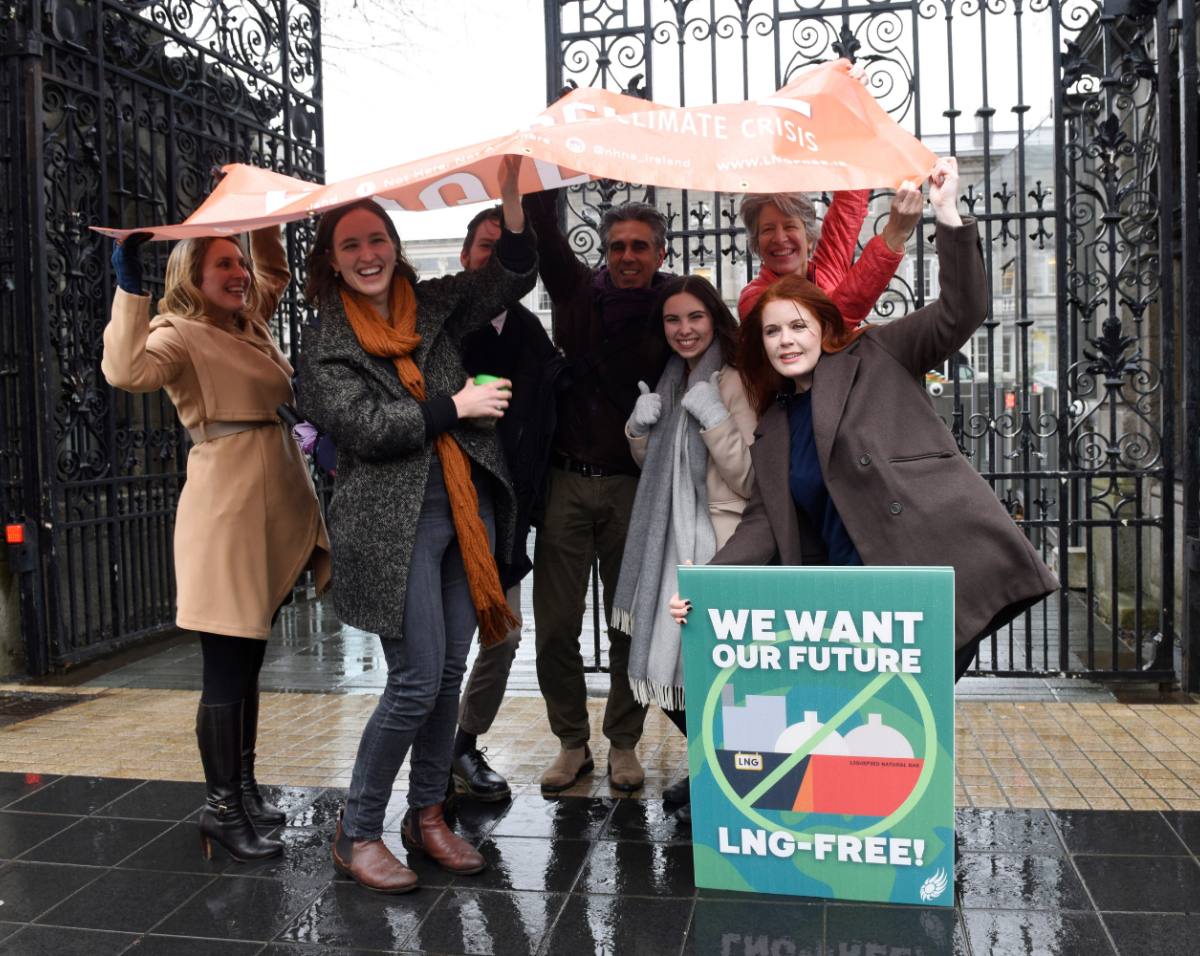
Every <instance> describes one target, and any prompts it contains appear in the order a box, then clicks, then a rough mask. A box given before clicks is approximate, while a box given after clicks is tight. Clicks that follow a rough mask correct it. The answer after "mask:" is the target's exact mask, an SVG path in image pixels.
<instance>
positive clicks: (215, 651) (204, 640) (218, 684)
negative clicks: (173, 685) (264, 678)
mask: <svg viewBox="0 0 1200 956" xmlns="http://www.w3.org/2000/svg"><path fill="white" fill-rule="evenodd" d="M291 603H292V596H291V595H290V594H289V595H288V596H287V599H286V600H285V601H284V602H283V603H282V604H281V605H279V607H277V608H275V613H274V614H272V615H271V627H274V626H275V622H276V621H278V620H279V612H280V611H282V610H283V609H284V608H285V607H287V606H288V605H289V604H291ZM200 649H201V651H203V652H204V689H203V690H202V691H201V692H200V703H202V704H207V705H208V706H209V707H216V706H217V705H219V704H236V703H237V702H238V701H240V700H245V699H246V698H247V697H249V696H250V695H251V694H252V693H254V691H255V690H257V689H258V672H259V671H260V670H262V665H263V656H264V655H265V654H266V653H267V642H266V641H260V640H258V639H257V638H253V637H230V636H229V635H228V634H208V633H206V632H204V631H201V632H200Z"/></svg>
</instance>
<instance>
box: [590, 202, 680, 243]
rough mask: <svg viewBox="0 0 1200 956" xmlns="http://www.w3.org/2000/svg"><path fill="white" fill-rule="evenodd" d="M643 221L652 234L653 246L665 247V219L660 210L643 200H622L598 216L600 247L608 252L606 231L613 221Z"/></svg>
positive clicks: (607, 231)
mask: <svg viewBox="0 0 1200 956" xmlns="http://www.w3.org/2000/svg"><path fill="white" fill-rule="evenodd" d="M617 222H644V223H645V224H646V225H647V226H649V227H650V231H651V233H653V235H654V248H655V249H665V248H667V220H666V217H665V216H663V214H662V213H661V212H659V211H658V210H657V209H655V208H654V207H653V206H651V205H650V204H649V203H645V202H623V203H621V205H619V206H612V207H611V208H609V209H607V210H606V211H605V213H604V215H603V216H601V217H600V248H601V249H603V250H604V251H605V252H606V253H607V252H608V233H609V230H611V229H612V227H613V223H617Z"/></svg>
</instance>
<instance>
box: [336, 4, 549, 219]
mask: <svg viewBox="0 0 1200 956" xmlns="http://www.w3.org/2000/svg"><path fill="white" fill-rule="evenodd" d="M331 2H333V3H351V2H353V0H331ZM410 6H411V7H412V8H413V9H414V11H415V14H416V16H415V17H414V21H413V22H412V24H411V26H410V27H409V29H408V30H407V31H406V38H405V46H406V49H405V50H404V52H402V53H394V54H387V53H384V54H372V56H366V55H363V54H357V53H355V52H353V51H343V50H328V51H326V52H325V53H324V61H325V169H326V181H327V182H334V181H336V180H338V179H344V178H346V177H347V176H354V175H358V174H360V173H368V172H372V171H374V170H376V169H382V168H384V167H387V166H392V165H395V164H396V163H403V162H408V161H410V160H415V159H421V158H422V157H425V156H430V155H432V154H434V153H439V152H442V151H444V150H448V149H454V148H457V147H460V146H466V145H469V144H471V143H477V142H479V141H481V140H485V139H490V138H492V137H494V136H501V135H503V134H505V133H510V132H512V131H513V130H515V129H516V128H517V127H518V126H520V125H522V124H523V123H525V122H526V121H528V120H529V119H530V118H531V117H533V116H536V115H537V114H538V113H540V112H541V111H542V109H543V108H544V107H545V105H546V79H545V77H546V66H545V63H546V60H545V54H544V51H545V39H544V35H543V26H542V11H543V9H544V7H543V4H542V0H501V2H498V3H491V4H483V3H478V2H469V0H413V2H412V3H411V4H410ZM378 60H382V61H384V62H378ZM478 211H479V207H478V206H476V205H469V206H464V207H462V208H458V209H445V210H438V211H435V212H401V213H396V214H395V216H396V222H397V225H398V227H399V229H400V235H401V237H402V238H404V239H447V238H453V237H458V236H461V235H463V233H465V232H466V225H467V222H468V221H469V220H470V219H471V217H472V216H473V215H475V213H476V212H478Z"/></svg>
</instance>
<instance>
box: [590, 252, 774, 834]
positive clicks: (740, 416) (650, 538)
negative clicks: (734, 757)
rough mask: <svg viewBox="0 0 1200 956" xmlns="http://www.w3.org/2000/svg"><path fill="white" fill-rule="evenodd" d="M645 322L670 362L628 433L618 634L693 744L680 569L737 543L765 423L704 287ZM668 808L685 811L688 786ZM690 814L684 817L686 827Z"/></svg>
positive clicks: (729, 320) (678, 296)
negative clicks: (678, 600)
mask: <svg viewBox="0 0 1200 956" xmlns="http://www.w3.org/2000/svg"><path fill="white" fill-rule="evenodd" d="M649 321H650V322H651V323H653V324H655V325H657V324H658V323H659V322H661V323H662V326H661V327H662V330H663V334H664V337H665V338H666V342H667V345H668V346H669V347H670V349H671V351H672V352H673V353H674V355H672V356H671V357H670V359H669V360H668V361H667V367H666V369H665V370H664V372H663V374H662V376H661V377H660V378H659V381H658V384H657V386H656V388H655V390H654V391H653V392H652V391H650V389H649V387H648V386H647V385H646V384H645V383H644V382H642V383H639V387H640V388H641V390H642V396H641V397H640V398H639V399H638V401H637V404H636V405H635V406H634V410H633V414H632V415H631V416H630V418H629V422H628V423H627V424H626V426H625V435H626V437H627V438H628V439H629V448H630V451H631V452H632V454H633V458H634V460H635V461H636V462H637V463H638V466H639V467H641V469H642V475H641V478H640V479H639V480H638V489H637V497H636V498H635V499H634V505H633V516H632V518H631V520H630V523H629V535H628V537H627V538H626V540H625V553H624V557H623V560H622V562H621V577H620V580H619V582H618V584H617V592H616V595H615V597H614V600H613V620H614V624H615V625H616V626H617V627H619V628H621V630H623V631H626V632H627V633H629V634H631V635H632V637H633V641H632V644H631V647H630V653H629V683H630V686H631V688H632V690H633V695H634V697H636V698H637V700H638V701H639V702H640V703H642V704H649V703H650V702H651V701H654V702H655V703H657V704H658V705H659V707H661V708H662V710H663V712H664V713H665V714H666V715H667V716H668V717H669V718H670V719H671V720H672V722H674V724H675V725H676V726H677V727H678V728H679V729H680V731H681V732H682V733H684V734H685V735H686V733H687V729H686V722H685V720H684V703H683V658H682V653H681V650H682V649H681V645H680V629H679V627H678V625H676V624H674V623H673V622H672V621H671V619H670V617H669V616H668V615H667V614H666V610H667V601H668V600H669V599H670V596H671V595H672V594H673V593H674V592H675V591H676V589H677V587H678V575H677V573H676V568H677V567H678V566H679V565H680V564H683V563H684V561H691V562H693V563H697V564H698V563H700V562H702V561H704V562H706V561H708V560H709V559H710V558H711V557H712V556H713V555H714V554H715V553H716V552H717V550H718V549H720V548H721V547H723V546H724V544H725V542H726V541H728V540H729V538H730V537H731V536H732V535H733V532H734V530H735V529H736V528H737V526H738V523H739V522H740V521H741V519H742V511H743V510H744V509H745V507H746V501H747V499H748V498H749V497H750V494H751V492H752V491H753V488H754V466H753V465H752V464H751V461H750V447H749V446H750V444H751V443H752V442H753V441H754V427H755V425H756V424H757V422H758V418H757V416H756V415H755V414H754V410H753V409H752V408H751V407H750V403H749V402H748V401H747V400H746V394H745V392H744V391H743V388H742V381H741V377H740V376H739V375H738V373H737V370H736V369H735V368H734V362H735V359H736V354H737V345H736V343H737V322H736V321H735V320H734V318H733V315H732V313H731V312H730V311H729V308H728V306H726V305H725V303H724V301H722V299H721V295H720V293H719V292H718V291H717V290H716V289H714V288H713V286H712V285H711V284H710V283H709V282H708V280H706V279H704V278H702V277H701V276H695V275H692V276H678V277H676V278H673V279H671V280H670V281H669V282H667V283H666V284H665V285H664V286H663V288H662V291H661V293H660V294H659V298H658V301H657V303H656V304H655V307H654V311H653V312H651V314H650V319H649ZM664 797H665V798H666V799H667V800H669V801H673V802H681V803H686V802H687V799H688V784H687V780H686V779H685V780H683V781H680V782H679V783H677V784H675V786H673V787H669V788H668V789H667V791H666V792H665V793H664ZM687 814H688V810H687V809H686V808H681V809H680V815H681V819H687Z"/></svg>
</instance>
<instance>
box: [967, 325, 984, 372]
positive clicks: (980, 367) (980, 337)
mask: <svg viewBox="0 0 1200 956" xmlns="http://www.w3.org/2000/svg"><path fill="white" fill-rule="evenodd" d="M971 367H972V368H974V369H975V371H976V372H978V373H979V374H980V375H987V373H988V337H987V332H978V333H976V335H975V336H974V337H973V338H972V339H971Z"/></svg>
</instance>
